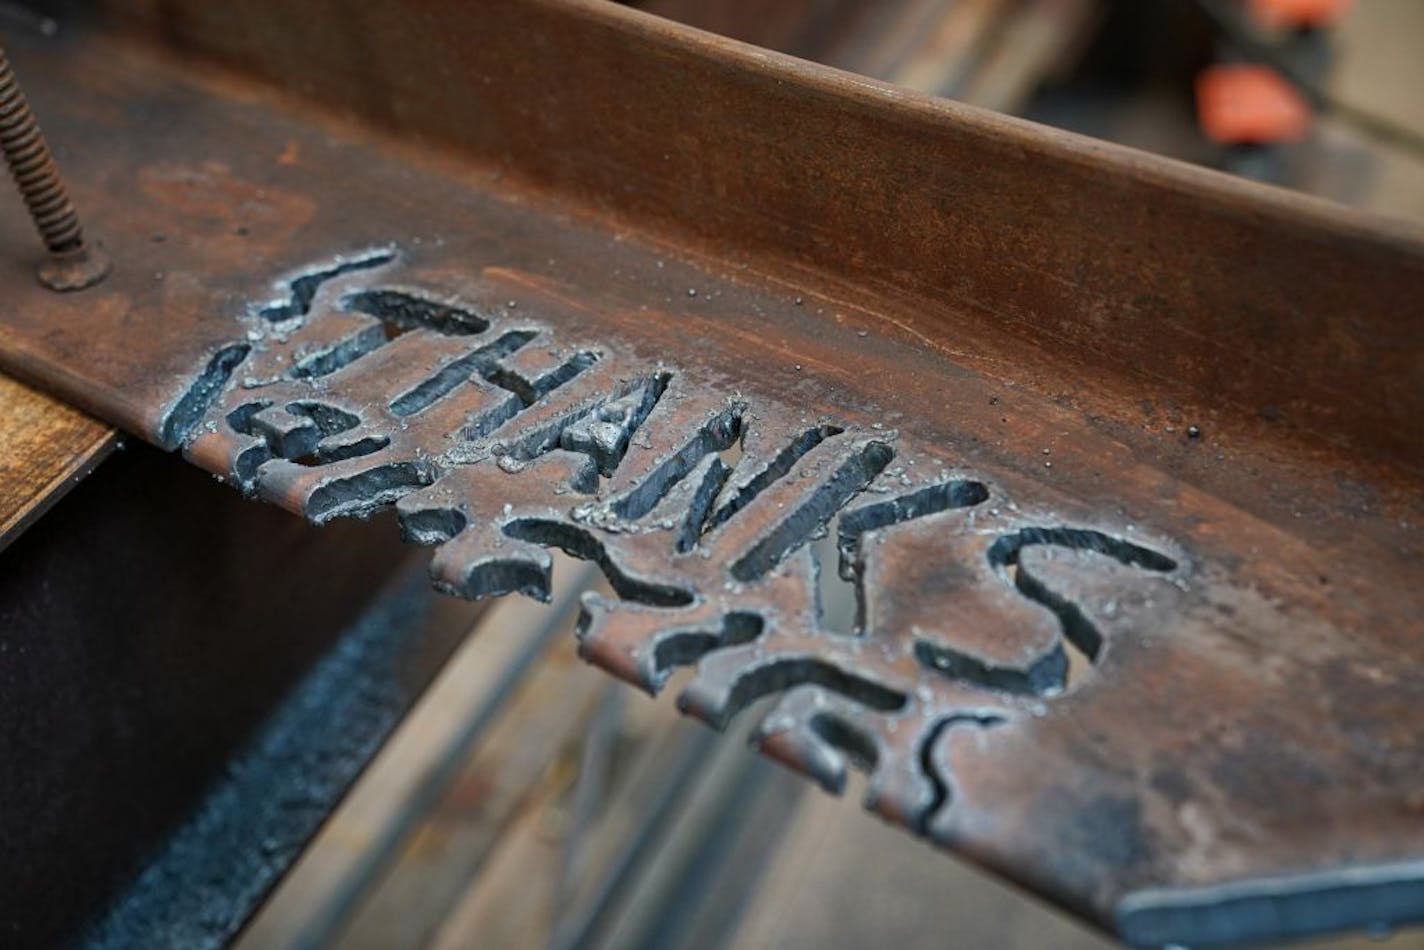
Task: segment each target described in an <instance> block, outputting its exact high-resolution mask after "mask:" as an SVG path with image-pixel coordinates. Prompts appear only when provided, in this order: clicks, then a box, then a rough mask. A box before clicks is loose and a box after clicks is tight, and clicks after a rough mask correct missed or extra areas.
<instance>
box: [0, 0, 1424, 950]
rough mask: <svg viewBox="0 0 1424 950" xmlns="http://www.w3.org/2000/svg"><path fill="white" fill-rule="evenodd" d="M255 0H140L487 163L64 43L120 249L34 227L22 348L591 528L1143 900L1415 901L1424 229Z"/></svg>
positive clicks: (104, 222) (539, 556)
mask: <svg viewBox="0 0 1424 950" xmlns="http://www.w3.org/2000/svg"><path fill="white" fill-rule="evenodd" d="M119 6H126V5H119ZM262 7H263V5H262V4H255V5H252V7H251V8H249V7H248V6H247V5H244V6H243V8H242V10H238V9H235V8H228V7H226V6H223V7H220V6H218V5H204V4H192V5H177V6H172V5H163V6H162V7H161V8H160V7H154V8H153V10H152V11H148V12H145V10H144V9H143V5H141V4H134V5H132V9H130V10H129V17H130V20H129V22H130V23H131V26H133V28H134V29H137V30H140V31H141V30H142V29H143V28H147V27H153V26H155V25H156V24H158V23H160V22H161V23H162V24H163V27H164V28H163V30H162V31H161V34H162V35H163V36H166V37H169V38H170V39H173V38H181V39H182V40H183V41H184V42H186V43H188V44H190V45H191V47H193V48H196V49H199V50H204V51H208V52H212V53H215V54H217V55H219V56H220V57H221V58H223V59H225V60H226V61H227V62H229V63H230V64H237V65H244V66H251V67H253V68H255V69H256V70H257V71H258V72H259V73H261V74H262V75H264V76H266V77H268V78H281V79H283V81H284V82H286V83H288V84H289V85H291V86H295V87H297V88H299V89H301V90H302V91H303V92H306V93H310V94H311V95H313V96H314V97H316V98H318V99H323V100H326V101H328V102H334V103H335V104H338V105H341V106H344V107H348V108H354V109H357V110H359V111H361V112H363V113H364V114H365V115H366V116H367V117H368V118H374V119H376V120H377V121H378V122H381V123H383V124H384V125H385V126H386V127H387V130H389V129H391V128H394V129H398V130H401V131H404V132H406V133H408V134H410V135H411V136H412V141H415V142H419V141H422V139H421V137H422V136H423V137H425V138H424V140H425V141H430V140H432V139H434V140H439V141H440V142H442V143H443V144H444V145H454V146H456V148H457V151H453V152H445V151H441V152H434V151H432V150H430V149H426V150H425V151H424V152H417V151H415V150H414V149H412V148H409V147H405V146H398V145H395V144H393V143H392V141H391V136H390V134H389V131H384V132H382V131H373V130H372V129H371V128H368V127H364V126H359V125H355V124H348V123H345V122H342V121H338V120H336V119H333V118H331V117H329V116H324V115H321V114H317V113H313V112H310V111H305V110H304V108H302V107H298V106H295V105H294V104H293V103H292V102H291V101H290V100H287V99H284V98H282V97H280V96H279V95H277V94H276V93H272V92H270V91H266V90H264V89H263V87H261V86H257V85H248V84H246V83H245V82H243V81H240V80H238V79H236V78H234V77H232V76H230V75H227V74H213V73H207V72H203V71H200V70H197V69H194V68H190V67H186V66H180V65H178V64H177V63H175V62H174V61H172V60H169V59H166V58H164V57H163V56H162V55H158V54H155V53H154V52H153V51H151V50H149V49H147V48H145V47H142V46H135V45H132V44H131V41H130V40H126V39H115V38H112V37H108V36H104V35H99V34H95V35H86V36H83V37H82V38H80V39H73V40H70V41H69V42H71V43H73V44H77V45H82V47H83V50H84V55H83V56H76V55H73V52H74V50H73V49H41V48H38V47H35V48H24V49H19V48H17V49H15V50H14V51H13V52H14V55H15V60H16V64H17V68H19V69H21V70H22V74H23V75H25V76H26V77H27V81H28V82H29V84H30V86H31V87H32V88H31V98H32V99H33V100H34V101H35V103H36V105H37V108H39V109H40V110H41V112H42V114H43V115H44V117H45V121H46V125H47V127H48V128H50V129H52V131H51V136H52V137H53V138H54V139H55V140H56V142H68V143H72V147H73V154H71V155H66V156H64V160H65V167H66V168H67V169H71V171H70V174H71V176H72V178H73V182H72V187H73V190H74V191H75V194H76V200H77V201H79V202H80V203H81V204H82V206H83V207H84V208H85V209H86V214H88V215H89V216H90V217H91V218H92V219H93V221H94V225H93V226H94V228H95V230H96V231H97V232H99V233H103V234H104V235H105V236H106V238H107V239H108V241H109V242H110V245H111V250H112V254H113V257H114V262H115V269H114V272H113V274H112V276H111V277H110V278H109V279H108V280H107V281H106V282H105V283H104V284H103V285H101V286H100V287H97V288H94V289H92V290H90V291H86V292H84V293H82V294H79V295H74V296H70V297H63V298H61V297H59V296H58V295H48V294H46V293H45V292H44V291H43V290H41V289H40V288H38V287H36V286H34V285H33V281H32V278H31V276H30V273H29V271H28V270H27V266H28V264H27V261H28V260H29V259H32V255H33V251H32V249H31V248H30V247H29V245H28V244H26V243H25V242H26V238H27V235H26V234H25V231H24V226H23V225H24V222H23V220H17V219H16V216H15V215H13V214H7V215H4V216H3V219H0V286H3V287H4V288H5V289H6V292H7V294H8V296H9V298H10V300H11V301H12V303H11V304H10V305H8V306H7V307H6V308H5V312H4V313H3V315H0V320H3V324H4V336H3V339H2V340H0V364H3V365H4V366H5V367H6V368H7V369H9V370H11V371H13V372H16V373H22V374H25V375H27V376H29V377H31V378H34V379H36V380H38V381H40V382H42V383H44V384H45V385H47V386H49V387H51V388H52V389H54V390H55V391H57V392H59V393H60V394H62V395H64V396H66V397H68V398H69V399H71V400H73V401H75V402H78V403H79V404H81V405H84V406H86V407H87V408H90V409H91V410H92V411H94V412H95V413H96V414H98V415H100V416H101V417H103V418H105V419H108V420H111V421H113V422H115V423H117V424H120V425H122V426H124V427H125V428H127V429H129V430H130V431H133V432H135V433H137V434H139V435H142V436H144V437H146V438H148V439H150V440H152V441H154V442H156V443H158V444H160V445H164V446H165V447H168V448H174V449H181V450H182V452H183V453H184V454H185V456H186V457H188V458H189V459H190V460H192V461H193V462H195V463H196V464H199V465H201V466H203V467H204V468H206V469H208V470H209V471H212V472H214V473H215V474H218V475H220V476H221V477H224V478H227V479H231V480H232V481H233V482H235V483H236V484H237V486H238V487H240V488H242V489H243V490H245V491H250V492H253V493H255V494H257V495H258V496H260V497H263V498H266V499H268V500H271V501H274V502H276V503H278V504H281V505H283V506H284V507H286V508H288V509H290V510H293V511H296V512H300V513H302V514H304V515H306V516H307V517H309V518H312V519H314V520H316V521H325V520H328V519H331V518H336V517H340V516H348V515H355V516H364V515H367V514H369V513H371V512H373V511H375V510H377V509H379V508H383V507H386V506H390V505H394V506H395V507H396V508H397V509H398V511H399V513H400V516H401V521H402V527H403V530H404V532H405V534H406V535H407V537H408V538H409V539H411V540H412V541H415V542H418V543H422V544H429V545H434V546H437V547H436V551H435V555H434V562H433V572H434V576H435V579H436V582H437V584H438V585H440V586H441V587H442V588H445V589H448V590H450V591H451V592H452V593H456V594H460V595H463V596H472V597H478V596H487V595H493V594H501V593H506V592H513V591H520V592H524V593H530V594H534V595H536V596H537V595H541V594H543V593H544V592H545V591H546V585H547V576H548V573H547V572H548V555H547V553H546V550H545V549H547V548H549V547H560V548H563V549H565V550H568V551H570V552H572V553H573V554H575V555H577V556H580V557H584V558H589V559H592V560H595V561H597V562H598V563H599V564H600V565H601V567H602V568H603V570H604V572H605V574H607V576H608V578H609V580H610V582H611V584H612V587H613V589H614V591H615V593H616V595H617V597H616V598H615V599H610V600H604V599H601V598H596V597H595V598H590V599H589V600H588V601H587V602H586V605H585V607H586V609H585V619H584V623H583V625H582V627H581V629H580V633H579V636H580V646H581V649H582V650H583V652H584V654H585V655H586V656H588V657H589V658H590V659H591V660H593V661H594V662H596V663H598V664H599V665H601V666H603V667H605V668H606V669H608V670H610V671H611V672H613V673H615V674H616V675H618V676H621V677H623V678H624V679H627V680H629V681H631V682H634V683H636V684H638V685H640V686H642V687H644V688H646V689H649V690H654V691H656V690H657V689H659V688H660V687H661V686H662V685H663V684H664V683H665V682H666V680H667V678H668V676H669V675H670V674H671V673H672V671H673V670H674V669H675V668H676V667H678V666H682V665H689V664H696V667H697V670H696V674H695V676H694V677H693V679H692V680H691V682H690V684H689V685H688V687H687V688H686V690H684V692H683V694H682V697H681V702H682V704H683V706H684V708H685V709H687V710H688V711H689V712H691V713H693V714H695V715H697V716H699V717H701V718H703V719H706V720H708V721H709V722H711V723H713V724H716V725H720V724H721V723H723V722H725V721H726V719H727V718H728V717H730V716H732V715H734V714H735V713H736V712H737V711H738V710H740V709H742V708H744V707H745V706H747V705H748V704H749V703H750V702H752V701H753V700H755V699H757V698H758V697H761V696H764V695H768V694H773V693H775V694H780V699H779V700H778V701H777V703H776V705H775V707H774V708H773V711H772V712H771V713H770V714H769V715H768V716H767V717H766V719H765V721H764V723H763V725H762V727H761V729H760V733H759V736H760V739H759V741H760V743H761V745H762V748H763V749H764V750H766V751H767V752H769V753H770V754H772V755H774V756H776V757H777V758H779V759H781V760H783V761H786V762H787V763H789V764H791V765H792V766H793V767H796V768H798V769H801V770H803V771H806V772H808V773H810V774H812V775H813V776H815V777H816V778H818V779H819V780H820V781H821V782H822V783H823V784H825V785H827V786H828V787H831V788H840V787H841V786H842V785H843V783H844V781H845V775H846V770H847V768H848V767H849V766H858V767H860V768H863V769H865V770H866V771H868V772H869V773H870V779H869V785H868V799H869V805H870V807H872V808H873V809H875V810H876V811H878V812H879V813H880V814H882V815H884V816H885V817H887V818H889V819H891V820H893V821H895V822H897V823H900V824H903V825H905V826H906V827H908V828H910V829H911V830H914V831H917V832H919V833H922V834H925V835H928V836H929V837H931V838H932V839H933V840H935V841H937V842H939V843H941V844H944V845H947V846H949V847H951V848H953V849H956V850H958V851H960V852H961V853H964V854H966V855H968V856H970V857H972V858H973V859H975V860H977V861H979V862H981V863H983V864H985V865H987V866H990V867H993V868H995V869H997V870H999V871H1000V872H1002V873H1004V874H1006V875H1008V876H1010V877H1013V878H1015V879H1016V880H1019V881H1021V882H1023V883H1025V884H1027V885H1028V886H1030V887H1032V888H1034V889H1035V890H1038V891H1040V892H1041V893H1044V894H1046V895H1047V896H1049V897H1051V898H1053V899H1055V900H1057V901H1058V902H1060V903H1062V904H1064V905H1066V906H1069V907H1071V908H1073V909H1074V910H1076V911H1078V912H1080V913H1082V914H1084V915H1085V916H1088V917H1090V918H1091V919H1094V920H1096V921H1098V922H1099V923H1101V924H1102V925H1104V926H1107V927H1112V928H1115V929H1117V930H1118V932H1120V933H1121V934H1123V935H1124V936H1125V937H1126V938H1128V939H1130V940H1133V941H1137V942H1143V943H1157V942H1166V941H1173V940H1176V941H1182V942H1186V941H1191V942H1196V943H1205V942H1211V941H1212V940H1220V939H1230V938H1240V937H1250V936H1264V935H1286V934H1291V933H1301V932H1307V931H1310V930H1316V929H1323V928H1327V927H1333V926H1342V925H1351V924H1363V923H1368V922H1373V921H1381V920H1401V919H1408V918H1409V917H1410V916H1411V914H1418V913H1419V912H1420V908H1419V905H1418V902H1417V900H1412V899H1411V893H1412V894H1414V895H1416V896H1417V893H1418V891H1417V888H1418V887H1419V884H1418V881H1419V880H1420V877H1421V870H1422V869H1424V865H1421V861H1424V836H1421V827H1424V825H1421V820H1420V819H1421V817H1424V799H1421V798H1420V795H1419V791H1418V777H1419V775H1421V774H1424V747H1422V744H1421V741H1420V739H1419V737H1418V735H1417V729H1416V727H1415V724H1414V722H1413V711H1415V710H1418V709H1420V708H1421V706H1424V637H1421V636H1420V634H1421V632H1424V631H1421V629H1420V627H1421V616H1424V599H1422V598H1424V593H1421V591H1420V589H1419V585H1418V579H1419V576H1420V540H1419V537H1418V530H1417V528H1416V526H1415V523H1416V520H1417V518H1418V517H1419V511H1418V497H1419V494H1418V485H1419V478H1418V474H1419V468H1420V462H1421V456H1420V451H1419V439H1418V436H1419V435H1420V433H1419V422H1418V420H1419V418H1420V414H1419V411H1420V409H1421V408H1424V406H1421V402H1424V393H1421V392H1420V390H1419V387H1418V386H1417V379H1418V376H1417V371H1418V368H1419V365H1420V358H1421V357H1420V354H1421V346H1420V336H1421V332H1424V331H1421V328H1420V327H1419V325H1418V321H1417V320H1415V319H1413V315H1414V312H1415V308H1416V307H1417V291H1418V287H1419V277H1420V275H1421V274H1424V245H1421V243H1420V242H1419V241H1418V240H1417V239H1416V238H1414V237H1412V236H1410V235H1407V234H1403V233H1392V232H1389V231H1387V230H1384V229H1381V228H1378V227H1376V226H1375V225H1374V224H1372V223H1370V222H1368V221H1365V220H1363V219H1360V218H1357V217H1355V216H1353V215H1350V214H1348V213H1345V212H1342V211H1337V210H1335V209H1330V208H1326V207H1324V206H1320V205H1317V204H1314V203H1311V202H1306V201H1303V200H1298V199H1293V198H1289V197H1286V196H1283V195H1280V194H1277V193H1273V192H1268V191H1262V190H1258V189H1256V188H1253V187H1250V186H1246V185H1242V184H1239V183H1232V182H1228V181H1226V180H1223V179H1220V178H1217V177H1215V176H1212V175H1209V174H1206V173H1202V172H1197V171H1192V170H1187V169H1184V168H1181V167H1179V166H1175V165H1172V164H1169V163H1163V162H1157V161H1154V160H1151V159H1149V158H1147V157H1144V156H1137V155H1133V154H1131V153H1126V152H1122V151H1119V150H1114V149H1110V148H1108V147H1106V146H1098V145H1095V144H1091V143H1087V142H1084V141H1082V140H1078V139H1074V138H1071V137H1066V136H1058V135H1054V134H1051V133H1046V132H1043V131H1041V130H1036V129H1033V128H1032V127H1029V126H1026V125H1023V124H1019V123H1012V122H1009V121H1007V120H1000V119H996V118H992V117H988V116H985V115H983V114H979V113H974V112H972V111H968V110H962V109H959V108H956V107H952V106H948V105H942V104H937V103H934V102H932V101H929V100H921V99H916V98H914V97H910V96H906V95H902V94H899V93H897V92H894V91H892V90H889V89H887V88H884V87H878V86H873V85H869V84H864V83H861V82H859V81H857V80H854V79H851V78H848V77H845V76H840V75H836V74H832V73H828V72H826V71H823V70H819V69H816V68H813V67H810V66H808V65H806V64H798V63H795V62H793V61H789V60H784V59H781V58H778V57H774V56H771V55H769V54H766V55H764V54H760V53H757V52H754V51H750V50H748V49H747V48H743V47H737V46H735V45H734V44H725V43H722V42H719V41H716V40H715V39H711V38H708V37H705V36H702V35H699V34H695V33H690V32H689V31H684V30H682V29H680V28H676V27H672V26H670V25H667V24H662V23H660V22H659V21H656V20H652V19H650V18H644V17H640V16H637V15H635V14H631V13H629V12H627V11H621V10H617V9H616V8H612V7H608V8H604V7H601V6H595V5H591V4H583V3H563V2H542V3H527V4H518V3H504V2H499V3H489V4H480V5H471V6H470V7H469V8H466V7H464V6H461V5H456V4H451V5H449V8H448V9H447V8H445V7H443V6H441V5H414V6H413V7H410V8H407V6H406V5H403V4H383V5H374V6H364V5H362V6H358V7H353V8H352V9H351V10H346V9H345V8H344V7H342V5H340V4H334V5H331V6H330V7H329V8H328V7H322V8H320V9H318V8H315V7H313V8H310V9H307V10H304V11H300V12H297V13H288V12H286V11H282V12H280V13H279V12H275V8H274V10H273V11H264V10H263V9H261V8H262ZM160 9H161V10H162V13H161V14H160V12H159V10H160ZM476 9H477V10H478V13H476V12H473V11H474V10H476ZM392 11H396V12H392ZM388 17H389V19H388ZM164 18H166V19H164ZM338 24H339V25H340V29H336V25H338ZM374 37H380V38H381V39H380V42H375V40H374V39H372V38H374ZM343 38H344V39H343ZM477 38H478V41H476V39H477ZM366 40H370V42H366ZM614 77H618V82H617V83H615V82H614ZM81 143H83V147H82V148H81V147H80V144H81ZM29 241H30V244H32V243H33V239H32V238H30V239H29ZM27 254H28V255H30V257H29V258H27ZM1189 426H1196V427H1197V429H1196V435H1189V434H1188V427H1189ZM825 532H831V533H833V534H834V535H835V536H836V538H837V540H838V548H839V551H840V556H839V558H838V559H834V560H835V561H836V562H837V563H828V564H824V565H823V564H820V563H818V561H817V559H816V558H815V557H814V556H813V551H812V545H811V542H812V541H813V540H814V539H815V538H816V537H817V536H819V535H821V534H823V533H825ZM821 571H827V572H829V571H836V572H838V573H839V575H840V576H841V577H842V578H844V580H845V582H846V583H849V584H851V585H852V586H853V587H854V589H855V591H856V594H857V597H858V600H859V604H860V617H859V622H858V624H857V628H856V629H855V630H850V631H845V630H841V631H837V630H833V629H829V628H828V626H827V624H826V623H825V618H824V616H823V613H822V610H821V606H820V602H819V600H818V596H819V593H818V592H819V591H820V590H821V589H822V588H823V586H824V582H823V579H822V578H821V577H820V576H819V572H821ZM254 596H260V592H254ZM1075 655H1076V657H1077V658H1078V660H1079V662H1077V663H1074V662H1071V661H1072V659H1073V657H1074V656H1075ZM1410 888H1413V889H1414V890H1413V891H1411V890H1410Z"/></svg>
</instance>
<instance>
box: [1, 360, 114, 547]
mask: <svg viewBox="0 0 1424 950" xmlns="http://www.w3.org/2000/svg"><path fill="white" fill-rule="evenodd" d="M117 444H118V434H117V433H116V432H115V431H114V429H113V428H112V427H110V426H106V425H104V424H103V423H102V422H98V421H97V420H95V419H93V418H91V417H90V416H88V415H86V414H84V413H82V412H80V411H79V410H77V409H71V408H70V407H69V406H67V405H65V404H64V403H62V402H58V401H57V400H54V399H52V398H50V397H49V396H46V395H44V394H42V393H39V392H36V391H35V390H33V389H31V388H29V387H28V386H26V385H24V384H23V383H20V382H17V381H16V380H13V379H11V378H10V377H8V376H5V375H3V374H0V549H3V548H4V547H5V546H6V545H8V544H9V543H10V542H11V541H13V540H14V539H15V538H17V537H19V535H20V533H21V532H22V531H24V530H25V528H26V527H28V526H29V525H30V524H31V523H32V522H33V521H34V520H35V519H36V518H38V517H39V516H40V515H41V514H43V513H44V512H45V510H46V509H47V508H48V507H49V506H50V505H52V504H54V502H55V501H57V500H58V499H59V498H60V496H62V495H63V494H64V493H65V492H66V491H68V490H69V489H70V488H71V487H73V486H74V485H75V484H77V483H78V482H79V480H80V479H82V478H83V477H84V476H85V475H87V474H89V472H91V471H92V470H93V469H94V466H95V465H97V464H98V463H99V462H100V461H101V460H102V459H103V458H104V457H105V456H106V455H108V454H109V452H110V451H112V450H113V449H114V447H115V446H116V445H117Z"/></svg>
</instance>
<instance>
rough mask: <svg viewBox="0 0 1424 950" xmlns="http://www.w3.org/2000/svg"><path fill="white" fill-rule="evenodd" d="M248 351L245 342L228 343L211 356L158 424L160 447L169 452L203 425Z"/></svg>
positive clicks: (249, 348)
mask: <svg viewBox="0 0 1424 950" xmlns="http://www.w3.org/2000/svg"><path fill="white" fill-rule="evenodd" d="M251 352H252V347H251V346H250V345H249V344H247V343H230V344H228V345H227V346H224V347H223V348H222V349H220V350H218V351H217V352H216V353H214V354H213V355H212V357H211V358H210V359H209V360H208V365H207V366H206V367H204V369H203V371H202V372H201V373H199V374H198V376H197V378H195V379H194V380H193V382H192V383H191V384H190V385H189V386H188V389H187V390H186V391H185V392H184V393H183V395H181V396H179V397H178V401H177V402H175V403H174V404H173V408H172V409H170V410H168V412H167V414H165V415H164V417H163V421H162V422H160V423H159V426H158V433H157V435H158V445H159V447H160V448H162V449H165V450H166V451H169V452H172V451H173V450H174V449H176V448H178V447H179V446H181V445H182V444H183V443H184V442H186V441H188V437H189V436H191V435H192V434H193V430H194V429H196V428H197V427H198V426H199V425H201V424H202V422H203V418H204V417H205V416H206V415H207V414H208V409H209V407H211V406H212V404H213V402H214V401H215V400H216V399H217V398H218V396H220V395H222V392H223V390H224V389H226V388H227V382H228V380H229V379H231V378H232V374H233V372H234V371H235V370H236V369H237V367H238V366H240V365H242V361H243V360H245V359H247V354H249V353H251Z"/></svg>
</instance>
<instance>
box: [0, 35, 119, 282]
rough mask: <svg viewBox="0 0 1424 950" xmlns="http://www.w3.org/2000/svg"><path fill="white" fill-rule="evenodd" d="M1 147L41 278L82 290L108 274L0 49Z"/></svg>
mask: <svg viewBox="0 0 1424 950" xmlns="http://www.w3.org/2000/svg"><path fill="white" fill-rule="evenodd" d="M0 151H3V152H4V154H5V163H6V164H7V165H9V166H10V174H11V175H12V176H13V177H14V179H15V184H16V185H18V186H19V188H20V195H21V197H23V198H24V199H25V206H26V207H27V208H29V210H30V218H31V220H33V221H34V223H35V229H36V230H37V231H39V233H40V239H41V240H43V241H44V245H45V248H46V249H47V250H48V251H49V259H48V260H46V261H45V262H44V263H43V264H41V265H40V267H39V273H38V276H39V279H40V283H42V284H44V285H45V286H46V287H48V288H50V289H51V290H60V291H64V290H83V289H84V288H85V287H89V286H91V285H93V284H96V283H98V282H99V281H101V280H103V279H104V277H105V275H107V274H108V273H109V259H108V258H107V257H106V256H105V255H104V253H103V252H102V251H100V250H99V249H98V248H97V247H94V246H92V245H89V244H86V243H85V241H84V231H83V229H82V228H81V227H80V225H79V215H78V214H77V213H76V212H75V210H74V205H73V204H71V203H70V201H69V194H68V193H67V192H66V191H65V189H64V182H63V181H61V180H60V177H59V169H58V168H57V167H56V166H55V164H54V156H53V155H51V154H50V151H49V146H48V145H47V144H46V143H45V140H44V135H43V134H41V132H40V127H39V124H38V123H37V122H36V121H35V115H34V113H33V112H31V111H30V104H29V103H28V102H26V101H25V94H24V93H23V92H21V91H20V84H19V83H18V82H16V80H15V72H14V70H13V69H11V68H10V59H9V57H8V56H6V55H5V51H4V50H3V49H0Z"/></svg>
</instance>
